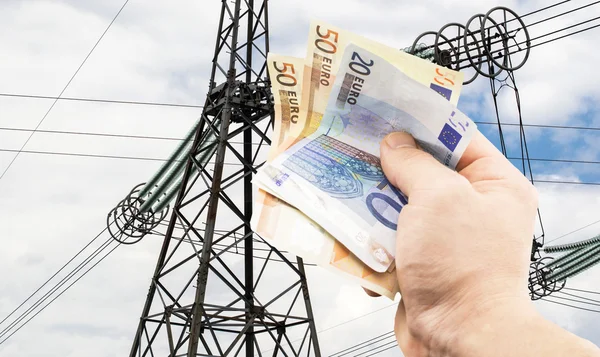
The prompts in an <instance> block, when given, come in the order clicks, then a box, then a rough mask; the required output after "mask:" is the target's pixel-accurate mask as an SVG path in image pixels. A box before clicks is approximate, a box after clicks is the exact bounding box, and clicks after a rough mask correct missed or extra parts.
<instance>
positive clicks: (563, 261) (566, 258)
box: [546, 246, 594, 268]
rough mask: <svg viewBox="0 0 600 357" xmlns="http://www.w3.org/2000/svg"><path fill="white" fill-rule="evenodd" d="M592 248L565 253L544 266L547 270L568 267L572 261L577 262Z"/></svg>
mask: <svg viewBox="0 0 600 357" xmlns="http://www.w3.org/2000/svg"><path fill="white" fill-rule="evenodd" d="M593 248H594V246H591V247H590V246H587V247H583V248H579V249H577V250H574V251H572V252H569V253H566V254H564V255H562V256H560V257H558V258H557V259H555V260H553V261H552V262H550V263H548V264H547V265H546V266H547V267H548V268H552V267H559V268H560V267H563V266H566V265H569V264H570V263H571V262H573V261H574V260H577V259H579V258H581V257H582V256H584V255H585V254H587V252H588V251H589V250H590V249H593Z"/></svg>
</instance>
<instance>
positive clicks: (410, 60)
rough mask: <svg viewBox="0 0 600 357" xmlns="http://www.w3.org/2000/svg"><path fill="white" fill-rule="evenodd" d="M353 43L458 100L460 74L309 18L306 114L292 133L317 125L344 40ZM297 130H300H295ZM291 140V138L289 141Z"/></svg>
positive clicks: (302, 108) (306, 132)
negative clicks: (302, 124)
mask: <svg viewBox="0 0 600 357" xmlns="http://www.w3.org/2000/svg"><path fill="white" fill-rule="evenodd" d="M350 43H353V44H356V45H358V46H360V47H362V48H364V49H366V50H367V51H370V52H373V53H376V54H377V55H378V56H380V57H382V58H383V59H385V60H386V61H388V62H389V63H391V64H392V65H394V66H395V67H397V68H398V69H400V70H401V71H403V72H404V73H406V74H408V75H409V76H410V77H412V78H413V79H415V80H416V81H418V82H420V83H423V84H425V85H427V86H428V87H429V88H431V89H432V90H434V91H435V92H437V93H439V94H440V95H441V96H443V97H444V98H446V99H447V100H449V101H450V102H451V103H452V104H454V105H456V104H457V103H458V98H459V96H460V91H461V89H462V81H463V74H462V73H460V72H456V71H453V70H450V69H448V68H444V67H440V66H437V65H435V64H433V63H431V62H428V61H425V60H423V59H420V58H417V57H415V56H412V55H410V54H408V53H405V52H402V51H400V50H398V49H395V48H392V47H389V46H386V45H383V44H381V43H378V42H376V41H372V40H369V39H367V38H365V37H362V36H359V35H357V34H354V33H352V32H349V31H346V30H343V29H341V28H338V27H335V26H333V25H331V24H327V23H325V22H323V21H319V20H313V21H312V22H311V24H310V29H309V35H308V47H307V53H306V59H305V68H304V73H303V76H304V79H303V83H304V85H303V89H302V98H303V99H304V100H303V101H302V105H301V106H300V117H301V118H304V117H306V120H305V121H304V126H303V127H301V128H300V127H298V128H297V130H294V131H293V132H292V133H293V134H294V135H296V137H298V138H300V139H301V138H303V137H306V136H309V135H311V134H312V133H314V132H315V131H316V130H317V129H318V128H319V125H320V121H321V118H322V117H323V113H324V112H325V108H326V107H327V103H328V100H329V95H330V93H331V90H332V86H333V83H334V82H335V80H336V78H335V76H336V74H337V73H338V71H339V68H340V63H341V61H340V60H341V59H342V55H343V53H344V50H345V48H346V47H347V46H348V44H350ZM298 130H301V131H298ZM292 143H295V142H292Z"/></svg>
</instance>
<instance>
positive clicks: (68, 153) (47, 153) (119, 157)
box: [0, 149, 244, 166]
mask: <svg viewBox="0 0 600 357" xmlns="http://www.w3.org/2000/svg"><path fill="white" fill-rule="evenodd" d="M0 152H18V150H16V149H0ZM21 152H22V153H25V154H38V155H60V156H76V157H89V158H97V159H119V160H139V161H161V162H164V161H169V160H168V159H160V158H153V157H138V156H121V155H101V154H81V153H71V152H57V151H33V150H21ZM209 164H214V162H209ZM223 165H226V166H243V165H244V164H242V163H230V162H226V163H224V164H223Z"/></svg>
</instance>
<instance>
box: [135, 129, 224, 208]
mask: <svg viewBox="0 0 600 357" xmlns="http://www.w3.org/2000/svg"><path fill="white" fill-rule="evenodd" d="M216 123H217V124H216V125H218V123H220V119H218V120H217V121H216ZM214 141H215V134H214V132H213V131H212V130H209V129H206V130H205V131H204V132H203V133H202V137H201V138H200V143H201V144H200V145H201V147H202V146H205V145H206V143H207V142H214ZM192 145H193V144H192V143H191V142H190V143H189V148H188V150H186V152H185V153H186V154H185V156H184V155H181V157H179V158H178V159H177V161H174V165H171V167H170V168H169V170H170V171H169V172H168V174H167V175H166V176H164V177H163V179H162V180H161V181H160V184H159V185H157V186H156V189H155V190H153V191H152V193H151V195H150V196H149V197H147V198H146V200H145V201H144V203H143V204H142V206H141V207H140V210H141V212H142V213H145V212H148V211H150V209H151V208H152V206H153V205H154V204H155V203H156V202H157V201H158V200H159V199H161V198H163V199H164V197H163V196H164V195H165V194H166V192H167V189H168V187H170V186H171V185H172V184H173V182H174V180H176V179H177V178H178V177H180V176H181V174H182V172H183V170H184V168H185V164H186V162H187V155H188V154H189V151H190V149H191V146H192ZM153 212H160V211H156V210H154V211H153Z"/></svg>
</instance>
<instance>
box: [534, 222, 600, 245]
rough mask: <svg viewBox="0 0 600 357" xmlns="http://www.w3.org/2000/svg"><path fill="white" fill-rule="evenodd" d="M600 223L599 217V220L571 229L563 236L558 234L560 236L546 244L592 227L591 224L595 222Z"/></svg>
mask: <svg viewBox="0 0 600 357" xmlns="http://www.w3.org/2000/svg"><path fill="white" fill-rule="evenodd" d="M598 223H600V219H599V220H597V221H594V222H592V223H589V224H586V225H585V226H583V227H580V228H577V229H575V230H574V231H570V232H568V233H565V234H563V235H561V236H558V237H556V238H553V239H552V240H550V241H548V242H547V243H546V244H549V243H552V242H554V241H557V240H559V239H562V238H564V237H566V236H569V235H571V234H573V233H577V232H579V231H581V230H584V229H586V228H588V227H591V226H593V225H595V224H598Z"/></svg>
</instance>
